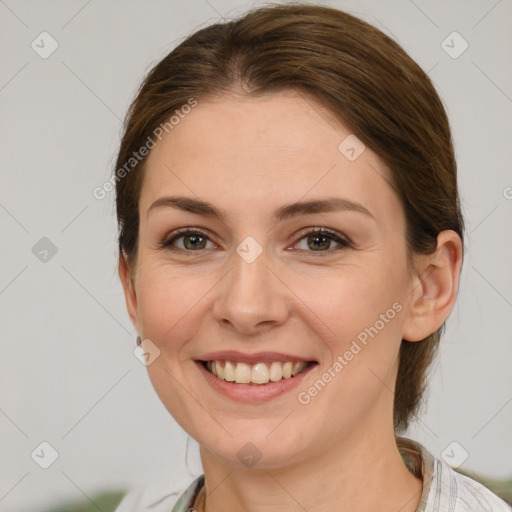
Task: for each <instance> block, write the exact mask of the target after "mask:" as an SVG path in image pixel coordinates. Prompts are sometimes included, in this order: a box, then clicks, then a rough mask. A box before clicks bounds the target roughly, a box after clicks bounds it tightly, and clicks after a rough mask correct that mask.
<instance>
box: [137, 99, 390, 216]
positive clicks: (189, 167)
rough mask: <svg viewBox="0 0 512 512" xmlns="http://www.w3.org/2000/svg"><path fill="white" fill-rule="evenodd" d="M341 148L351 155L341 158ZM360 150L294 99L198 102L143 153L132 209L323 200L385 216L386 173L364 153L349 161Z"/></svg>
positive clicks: (316, 109) (317, 107)
mask: <svg viewBox="0 0 512 512" xmlns="http://www.w3.org/2000/svg"><path fill="white" fill-rule="evenodd" d="M347 138H348V139H347ZM344 141H348V145H349V146H352V147H354V150H355V151H352V152H351V153H347V152H346V149H347V147H346V146H347V143H345V142H344ZM340 144H341V147H340ZM358 144H359V145H358ZM363 148H364V145H362V143H360V142H359V141H358V140H357V139H356V138H355V136H354V135H353V134H351V132H350V130H349V129H348V128H347V127H346V126H345V125H344V124H343V123H341V122H340V121H339V120H337V119H336V118H335V116H334V115H333V114H332V113H331V112H330V111H328V110H327V109H325V108H324V107H323V106H322V105H321V104H319V103H318V102H317V101H316V100H315V99H314V98H312V97H310V96H306V95H304V94H302V93H298V92H296V91H283V92H280V93H272V94H268V95H265V96H261V97H257V98H253V97H248V96H236V95H232V96H231V95H230V96H225V97H222V98H215V99H208V100H203V101H201V100H200V99H199V100H198V103H197V106H196V107H194V109H192V110H191V112H190V113H189V114H187V115H186V116H184V117H183V119H181V120H180V122H179V123H178V124H176V125H175V126H174V127H173V129H172V130H170V131H169V133H168V134H165V135H164V136H163V138H162V140H161V141H160V142H158V143H157V145H156V147H155V148H154V149H152V150H151V153H150V155H149V156H148V158H147V161H146V175H145V178H144V183H143V188H142V193H141V201H140V209H141V212H144V211H147V209H148V208H149V206H150V205H151V203H152V202H153V201H155V200H156V199H158V198H159V197H161V196H162V195H166V194H168V195H188V196H192V197H194V196H195V197H199V198H201V199H203V200H207V201H209V202H211V203H213V204H217V205H219V206H222V207H223V208H225V209H228V210H229V208H230V207H232V209H233V211H234V213H237V212H238V213H240V209H241V208H244V209H247V208H251V209H253V211H254V212H256V211H257V210H258V209H260V208H261V210H262V212H263V211H265V210H266V209H267V208H271V209H272V210H273V209H274V208H275V207H279V206H280V204H284V203H289V202H293V201H298V200H300V199H301V198H304V199H308V198H313V197H314V198H318V197H323V196H326V195H328V196H333V195H339V196H341V197H347V198H349V199H352V200H357V201H359V202H362V203H365V204H366V205H367V207H368V209H369V210H370V211H376V210H377V211H378V210H379V209H386V207H387V206H389V204H388V203H389V201H393V200H395V201H396V197H394V192H393V191H392V189H391V187H389V185H388V184H387V182H386V180H385V177H386V174H387V170H386V169H385V167H384V165H383V164H382V162H381V161H380V160H379V158H378V157H377V156H376V155H375V154H374V153H373V152H372V151H371V150H370V149H369V148H364V150H363V151H362V152H361V153H360V154H359V156H357V155H358V153H359V152H360V151H361V150H362V149H363ZM349 149H350V148H349ZM347 155H348V156H350V157H351V158H350V159H349V158H347ZM354 155H355V156H357V158H355V159H353V158H352V157H353V156H354Z"/></svg>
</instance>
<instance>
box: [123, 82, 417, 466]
mask: <svg viewBox="0 0 512 512" xmlns="http://www.w3.org/2000/svg"><path fill="white" fill-rule="evenodd" d="M347 137H349V138H348V139H347ZM340 144H341V146H340ZM146 165H147V170H146V175H145V178H144V183H143V187H142V191H141V196H140V203H139V211H140V228H139V250H138V260H137V264H136V268H135V280H134V292H135V294H134V295H130V293H129V292H127V297H128V308H129V311H130V315H131V318H132V320H133V322H134V325H135V327H136V329H137V331H138V332H139V333H140V335H141V337H142V339H144V340H146V341H145V342H144V346H145V348H147V350H148V351H149V352H150V353H152V354H153V355H152V356H150V357H151V361H152V359H153V358H155V359H154V361H152V362H151V364H149V366H148V372H149V376H150V379H151V381H152V384H153V386H154V387H155V390H156V392H157V393H158V395H159V397H160V399H161V400H162V402H163V403H164V405H165V406H166V408H167V409H168V410H169V412H170V413H171V414H172V415H173V416H174V418H175V419H176V421H177V422H178V423H179V424H180V425H181V426H182V427H183V428H184V429H185V430H186V431H187V432H188V433H189V434H190V435H191V436H192V437H194V438H195V439H196V440H197V441H198V442H199V443H200V444H201V445H202V446H203V447H204V448H206V449H207V450H208V451H209V452H212V453H214V454H216V455H217V456H219V457H221V458H222V459H223V460H225V461H227V462H228V463H230V464H234V465H242V464H246V465H248V464H252V463H249V462H248V461H249V459H251V457H252V459H251V460H253V461H254V462H256V461H257V462H258V464H259V465H260V466H263V467H264V466H266V467H277V466H281V465H284V464H290V463H292V462H294V461H299V460H305V459H306V458H308V457H313V456H315V455H318V454H319V453H321V452H322V451H327V450H330V449H332V448H333V442H334V440H337V442H340V443H341V442H343V443H350V445H352V443H354V442H356V440H357V439H358V438H363V437H364V438H366V439H368V436H369V435H370V436H377V435H378V432H379V431H382V430H383V428H384V429H388V430H389V429H392V428H393V427H392V406H393V392H392V390H393V389H394V382H395V376H396V371H397V356H398V351H399V347H400V342H401V339H402V334H403V332H404V326H405V325H406V322H407V317H408V314H409V309H410V304H411V301H412V300H413V295H414V294H413V293H411V291H412V290H413V281H412V278H411V275H410V274H409V272H408V267H407V258H406V240H405V218H404V214H403V210H402V208H401V205H400V202H399V200H398V198H397V196H396V194H395V192H394V191H393V190H392V188H391V187H390V186H389V184H388V183H387V182H386V180H385V179H384V176H385V173H386V171H385V169H384V166H383V164H382V163H381V162H380V161H379V159H378V158H377V157H376V155H375V154H374V153H373V152H372V151H371V150H370V149H368V148H364V146H361V143H360V142H359V141H358V140H357V139H355V138H354V136H353V135H351V134H350V131H349V130H348V129H346V128H345V127H343V126H342V125H341V124H340V123H339V122H336V121H335V120H334V118H333V117H332V116H331V115H330V114H329V113H328V112H327V111H326V110H324V109H323V108H321V107H320V106H319V104H318V103H316V102H315V101H314V100H313V99H312V98H310V97H306V96H303V95H299V94H298V93H295V92H292V91H288V92H281V93H278V94H276V93H274V94H271V95H267V96H265V97H261V98H256V99H254V98H247V97H242V96H234V95H233V96H230V97H224V98H223V99H217V100H208V101H206V100H204V101H201V100H199V101H198V104H197V106H196V107H195V108H193V109H192V111H191V112H190V113H189V114H188V115H187V116H185V117H184V119H182V120H180V122H179V124H177V125H176V126H175V127H174V128H173V129H172V131H170V132H169V134H168V135H166V136H165V137H164V138H163V139H162V141H161V142H159V143H158V144H157V146H156V147H155V148H154V149H153V150H152V151H151V153H150V155H149V157H148V160H147V162H146ZM171 197H172V198H175V200H174V201H171V200H165V199H163V198H171ZM176 198H181V199H180V200H176ZM185 199H186V200H188V202H185ZM335 201H337V202H335ZM316 202H322V204H319V205H316V206H315V204H313V203H316ZM323 202H325V204H324V203H323ZM331 202H332V204H331ZM203 203H204V204H203ZM310 203H311V204H310ZM291 205H293V206H291ZM308 205H309V206H308ZM213 212H216V213H218V214H219V215H221V217H219V216H217V215H216V214H214V213H213ZM317 228H322V229H325V231H326V232H324V233H314V232H312V231H313V230H314V229H317ZM178 230H181V232H180V233H178ZM183 230H190V231H191V233H188V234H187V233H183ZM198 231H200V233H198ZM166 241H167V242H168V244H167V245H166V246H163V243H164V242H166ZM147 340H150V341H147ZM158 351H159V352H158ZM214 353H217V354H214ZM212 359H216V360H219V361H220V366H221V367H222V371H223V372H224V373H226V374H230V373H231V370H229V369H227V368H226V366H225V361H226V360H228V361H230V362H231V363H233V365H232V369H233V370H234V372H235V376H236V378H237V380H242V381H243V380H244V379H245V380H247V378H253V377H254V380H258V379H261V380H262V381H265V380H268V379H269V378H273V379H276V380H271V381H269V383H267V384H256V383H236V382H226V381H224V380H222V381H221V379H219V377H218V376H214V375H213V374H210V373H209V372H208V371H207V370H206V369H205V367H204V366H203V363H201V362H200V361H208V360H212ZM287 361H288V362H289V363H293V362H300V361H304V362H306V363H311V362H314V364H310V365H309V366H307V368H306V370H305V371H304V372H302V373H299V374H298V375H297V376H295V377H291V378H285V377H286V376H287V375H288V373H287V372H289V370H290V366H292V365H290V364H288V365H286V364H284V365H283V364H280V363H279V362H281V363H286V362H287ZM259 362H266V365H265V367H263V366H262V365H257V368H254V365H256V363H259ZM237 363H246V364H248V365H249V366H248V367H247V366H245V365H243V364H237ZM249 363H253V364H249ZM272 363H274V364H272ZM228 366H229V365H228ZM237 366H238V367H237ZM298 366H299V369H300V365H298ZM292 368H293V366H292ZM266 369H268V372H267V373H266V372H265V371H266ZM295 369H297V368H295ZM283 372H284V377H283ZM269 374H270V375H269ZM248 376H249V377H248ZM228 378H232V376H229V377H228ZM279 379H280V380H279ZM248 443H251V444H248ZM257 459H259V461H258V460H257Z"/></svg>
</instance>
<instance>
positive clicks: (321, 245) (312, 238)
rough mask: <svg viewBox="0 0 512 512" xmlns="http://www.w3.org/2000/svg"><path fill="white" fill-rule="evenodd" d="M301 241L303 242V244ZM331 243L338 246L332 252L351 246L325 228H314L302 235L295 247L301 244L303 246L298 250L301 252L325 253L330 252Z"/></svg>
mask: <svg viewBox="0 0 512 512" xmlns="http://www.w3.org/2000/svg"><path fill="white" fill-rule="evenodd" d="M302 241H305V244H304V243H303V242H302ZM333 242H334V243H336V244H338V247H337V248H335V249H334V250H339V249H343V248H347V247H350V246H351V244H350V242H349V241H348V240H346V239H345V238H343V237H342V236H341V235H339V234H338V233H336V232H335V231H331V230H329V229H326V228H314V229H311V230H309V231H307V232H306V233H302V237H301V238H300V240H299V242H297V244H295V245H298V244H300V243H303V246H302V247H299V250H301V251H306V252H324V253H325V252H332V250H330V249H331V245H332V243H333Z"/></svg>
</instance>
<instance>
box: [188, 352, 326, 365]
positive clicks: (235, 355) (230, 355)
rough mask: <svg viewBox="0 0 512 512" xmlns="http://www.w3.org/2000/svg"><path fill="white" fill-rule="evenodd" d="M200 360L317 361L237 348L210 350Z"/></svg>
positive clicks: (251, 362)
mask: <svg viewBox="0 0 512 512" xmlns="http://www.w3.org/2000/svg"><path fill="white" fill-rule="evenodd" d="M197 360H198V361H233V362H237V363H245V364H257V363H272V362H273V361H284V362H286V361H291V362H292V363H296V362H316V361H315V360H314V359H311V358H304V357H299V356H292V355H291V354H283V353H280V352H256V353H254V354H244V353H243V352H238V351H237V350H222V351H220V352H208V353H207V354H203V355H202V356H201V357H199V358H198V359H197Z"/></svg>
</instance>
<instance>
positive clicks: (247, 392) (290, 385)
mask: <svg viewBox="0 0 512 512" xmlns="http://www.w3.org/2000/svg"><path fill="white" fill-rule="evenodd" d="M195 363H196V365H197V367H198V368H199V371H200V372H201V373H202V374H203V375H204V378H205V379H206V382H208V384H210V386H211V387H212V388H213V389H215V390H216V391H218V392H219V393H222V394H223V395H225V396H227V397H229V398H231V399H232V400H235V401H237V402H243V403H262V402H268V401H269V400H273V399H274V398H276V397H278V396H280V395H282V394H284V393H286V392H287V391H291V390H292V389H294V388H296V387H297V386H298V385H299V384H300V383H301V382H302V380H303V379H304V378H305V377H306V375H308V374H309V373H310V372H311V371H312V370H314V369H315V368H316V367H317V366H318V364H313V365H311V366H309V367H308V368H306V369H305V370H304V371H303V372H301V373H299V374H298V375H296V376H295V377H290V378H289V379H281V380H278V381H276V382H273V381H269V382H268V383H267V384H254V383H249V384H237V383H236V382H227V381H225V380H222V379H219V378H218V377H215V375H213V374H212V373H210V372H209V371H208V370H207V369H206V368H205V367H204V366H203V364H202V363H201V362H200V361H195Z"/></svg>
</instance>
